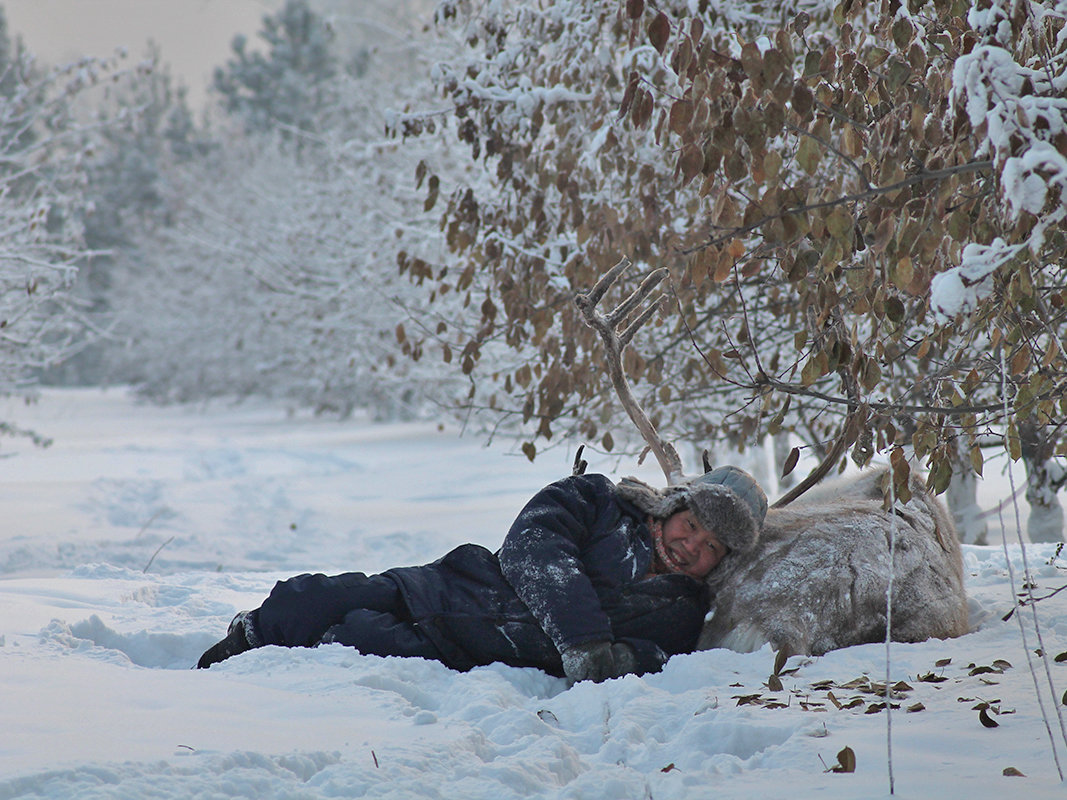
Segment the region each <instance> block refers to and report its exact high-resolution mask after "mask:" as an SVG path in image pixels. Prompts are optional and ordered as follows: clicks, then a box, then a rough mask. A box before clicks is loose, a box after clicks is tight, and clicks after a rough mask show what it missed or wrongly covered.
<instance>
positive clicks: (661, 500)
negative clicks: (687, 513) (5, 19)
mask: <svg viewBox="0 0 1067 800" xmlns="http://www.w3.org/2000/svg"><path fill="white" fill-rule="evenodd" d="M615 489H616V491H617V492H618V493H619V496H620V497H621V498H622V499H623V500H626V501H628V502H629V503H631V504H632V505H635V506H637V508H638V509H639V510H641V511H643V512H644V513H646V514H648V515H649V516H650V517H653V518H654V519H666V518H667V517H669V516H670V515H671V514H673V513H674V512H676V511H678V510H679V509H681V508H683V507H685V505H686V497H687V496H688V493H689V489H688V487H686V486H668V487H666V488H664V489H656V488H654V487H652V486H649V485H648V484H647V483H645V482H644V481H642V480H638V479H637V478H632V477H627V478H623V479H622V480H621V481H619V482H618V484H616V486H615Z"/></svg>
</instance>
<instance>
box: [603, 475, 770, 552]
mask: <svg viewBox="0 0 1067 800" xmlns="http://www.w3.org/2000/svg"><path fill="white" fill-rule="evenodd" d="M616 488H617V490H618V492H619V496H620V497H622V498H623V499H624V500H627V501H629V502H630V503H633V504H634V505H635V506H637V507H638V508H639V509H640V510H642V511H644V512H645V513H646V514H648V515H650V516H651V517H653V518H654V519H661V520H662V519H666V518H667V517H669V516H671V515H672V514H675V513H677V512H678V511H681V510H682V509H686V508H687V509H689V510H690V511H692V512H693V514H694V515H695V516H696V518H697V520H699V521H700V524H701V525H703V526H704V527H705V528H707V529H708V530H710V531H713V532H714V533H715V536H716V537H717V538H718V539H719V541H720V542H722V543H723V544H724V545H726V547H727V548H729V550H730V552H731V553H743V552H745V551H747V550H749V549H751V548H752V546H753V545H755V543H756V539H757V538H758V537H759V532H760V529H761V528H762V527H763V518H764V517H765V516H767V496H766V495H765V494H764V493H763V489H761V488H760V485H759V484H758V483H756V481H755V479H754V478H753V477H752V476H751V475H749V474H748V473H747V472H745V471H744V470H743V469H739V468H738V467H716V468H715V469H713V470H711V471H709V472H706V473H705V474H703V475H701V476H700V477H699V478H693V479H692V480H689V481H686V482H685V483H680V484H676V485H674V486H668V487H666V488H664V489H655V488H653V487H651V486H649V485H648V484H647V483H645V482H644V481H640V480H638V479H637V478H623V479H622V480H621V481H619V483H618V485H617V487H616Z"/></svg>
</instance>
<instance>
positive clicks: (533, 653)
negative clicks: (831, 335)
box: [198, 467, 767, 683]
mask: <svg viewBox="0 0 1067 800" xmlns="http://www.w3.org/2000/svg"><path fill="white" fill-rule="evenodd" d="M766 513H767V499H766V497H765V496H764V494H763V490H762V489H760V487H759V485H758V484H757V483H756V481H755V480H753V479H752V477H751V476H750V475H749V474H748V473H746V472H744V471H743V470H740V469H738V468H736V467H719V468H717V469H714V470H711V471H710V472H708V473H707V474H705V475H703V476H701V477H699V478H696V479H694V480H692V481H689V482H687V483H683V484H679V485H675V486H668V487H667V488H665V489H655V488H653V487H651V486H649V485H648V484H646V483H643V482H642V481H639V480H637V479H635V478H624V479H623V480H622V481H620V482H619V483H618V484H615V483H613V482H612V481H611V480H610V479H609V478H607V477H606V476H604V475H574V476H571V477H569V478H565V479H563V480H560V481H556V482H555V483H552V484H549V485H548V486H546V487H545V488H544V489H542V490H541V491H539V492H538V493H537V494H536V495H534V496H533V498H531V499H530V501H529V502H528V503H527V504H526V506H525V507H524V508H523V510H522V511H521V512H520V513H519V515H518V517H516V519H515V522H514V523H513V524H512V526H511V529H510V530H509V531H508V534H507V536H506V537H505V538H504V543H503V545H502V546H501V548H500V549H499V550H498V551H497V552H496V553H493V552H491V551H489V550H487V549H486V548H484V547H481V546H480V545H475V544H466V545H461V546H460V547H457V548H456V549H455V550H453V551H452V552H450V553H448V554H446V555H445V556H443V557H442V558H440V559H438V560H437V561H434V562H433V563H430V564H425V565H422V566H417V567H400V568H395V569H390V570H386V571H385V572H383V573H381V574H380V575H370V576H368V575H364V574H363V573H360V572H349V573H344V574H341V575H334V576H326V575H321V574H319V575H298V576H296V577H294V578H290V579H289V580H286V581H281V582H279V583H278V584H277V585H276V586H275V587H274V589H273V590H272V591H271V593H270V596H269V597H268V598H267V599H266V600H265V601H264V603H263V605H262V606H260V607H259V608H258V609H256V610H254V611H250V612H242V614H239V615H238V616H237V618H235V620H234V622H233V623H231V626H230V631H229V632H228V634H227V636H226V638H225V639H223V640H222V641H221V642H219V643H218V644H216V645H215V646H214V647H212V648H211V649H209V650H208V651H207V652H206V653H204V655H203V656H202V657H201V659H200V663H199V664H198V666H200V667H209V666H211V665H212V664H214V663H217V662H219V661H222V660H223V659H226V658H229V657H230V656H233V655H237V654H238V653H242V652H244V651H245V650H248V649H250V648H252V647H258V646H262V645H282V646H287V647H314V646H316V645H319V644H328V643H339V644H344V645H349V646H351V647H355V648H357V649H359V650H360V651H361V652H363V653H367V654H374V655H382V656H416V657H422V658H431V659H435V660H437V661H441V662H443V663H444V664H447V665H448V666H450V667H452V668H454V669H459V670H466V669H471V668H472V667H475V666H479V665H482V664H489V663H492V662H501V663H504V664H510V665H511V666H515V667H537V668H539V669H543V670H544V671H546V672H548V673H550V674H553V675H559V676H562V677H566V678H567V679H568V681H570V682H571V683H575V682H577V681H583V680H591V681H602V680H606V679H608V678H615V677H619V676H621V675H625V674H628V673H636V674H643V673H646V672H655V671H658V670H659V669H660V668H662V666H663V664H664V663H665V662H666V661H667V659H668V658H670V657H671V656H672V655H676V654H678V653H688V652H692V650H694V649H695V647H696V643H697V638H698V637H699V635H700V632H701V629H702V627H703V623H704V618H705V616H706V614H707V612H708V609H709V607H710V596H709V595H710V592H709V589H708V586H707V584H706V583H705V578H707V576H708V575H709V574H710V573H711V572H712V571H713V570H716V569H719V570H721V569H724V568H725V567H726V562H729V561H731V560H732V559H737V558H739V557H740V556H741V555H742V554H744V553H745V552H747V551H748V550H749V549H750V548H751V547H752V546H753V545H754V544H755V542H756V538H757V536H758V535H759V531H760V528H761V526H762V524H763V518H764V516H765V515H766Z"/></svg>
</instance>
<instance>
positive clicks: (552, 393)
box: [0, 0, 1067, 542]
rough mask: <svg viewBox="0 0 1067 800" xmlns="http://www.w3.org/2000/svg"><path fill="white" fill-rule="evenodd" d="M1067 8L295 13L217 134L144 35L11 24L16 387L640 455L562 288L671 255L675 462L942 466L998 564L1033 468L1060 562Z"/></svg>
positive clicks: (12, 380)
mask: <svg viewBox="0 0 1067 800" xmlns="http://www.w3.org/2000/svg"><path fill="white" fill-rule="evenodd" d="M1065 8H1067V7H1065V6H1064V4H1063V3H1062V2H1054V0H1047V1H1046V2H1043V3H1038V2H1008V1H1007V0H1005V1H1004V2H1000V1H999V0H998V2H992V3H983V4H982V7H980V8H979V7H977V6H976V7H971V6H970V5H969V4H954V3H947V2H928V3H921V2H908V3H906V4H902V3H897V2H888V1H887V2H884V3H880V4H869V5H865V4H858V3H847V2H846V3H840V4H833V3H825V2H821V1H816V0H812V1H811V2H806V3H802V4H799V5H797V6H796V7H795V8H790V9H788V10H783V9H779V8H777V7H772V6H764V5H763V4H759V3H756V4H751V3H744V4H733V3H701V4H698V5H697V6H692V5H691V4H688V3H683V2H677V3H675V2H667V3H660V4H658V5H655V6H653V5H647V6H646V4H645V3H643V2H641V0H628V2H625V3H597V2H585V1H584V0H566V2H557V3H551V4H545V5H543V6H530V5H529V4H526V3H510V2H499V3H491V4H488V5H483V4H478V3H466V2H460V1H459V0H448V1H447V2H441V3H437V4H433V3H431V2H429V0H426V2H418V0H410V2H407V3H393V4H353V3H348V2H344V0H320V1H319V2H312V1H311V0H289V2H286V3H285V4H284V5H283V6H281V7H280V8H279V9H278V10H277V11H276V12H274V13H271V14H266V15H265V16H264V17H263V20H262V24H261V27H260V28H259V29H258V30H255V31H246V32H235V34H236V35H235V38H234V40H233V44H232V49H231V56H230V58H229V59H228V60H227V61H226V62H225V63H222V64H219V65H217V68H216V70H215V74H214V80H213V86H212V97H213V101H212V104H211V106H210V108H209V109H207V110H206V111H205V112H203V113H201V112H200V111H197V112H194V111H192V110H191V109H190V108H189V107H188V106H187V104H186V101H185V92H184V89H183V87H182V86H180V85H177V84H176V83H175V81H174V80H173V79H172V78H171V77H170V75H169V73H168V69H167V66H166V63H167V62H166V53H163V52H159V51H158V48H152V47H151V46H149V45H147V43H146V45H145V48H144V50H143V52H141V53H135V52H134V51H132V50H131V51H130V53H129V55H127V56H125V57H122V56H120V55H107V56H105V57H101V56H100V55H99V54H86V56H85V58H84V60H81V61H79V62H77V63H73V64H64V65H46V64H42V63H39V62H38V61H37V60H36V59H35V58H34V57H33V54H32V53H29V52H26V50H25V48H24V47H23V46H22V44H21V41H20V39H19V36H18V32H17V31H12V30H7V28H6V25H5V27H4V29H3V30H2V31H0V33H2V41H0V61H2V63H0V72H2V75H3V80H2V83H0V102H2V108H0V137H2V143H0V144H2V150H3V153H4V163H5V165H6V166H5V169H4V172H3V175H2V176H0V180H2V181H3V192H2V194H0V202H2V203H3V212H2V213H3V219H4V222H5V230H6V231H7V234H6V235H5V237H4V256H3V260H2V262H0V270H2V281H3V304H4V308H3V317H4V319H3V320H2V322H0V324H2V326H3V329H2V337H3V339H2V348H3V350H2V352H3V372H2V377H0V380H2V384H0V390H2V391H4V392H23V391H32V389H33V386H34V385H35V384H39V383H42V382H44V383H50V384H61V385H115V384H118V385H129V386H133V387H135V388H136V391H137V392H139V393H140V394H141V395H142V396H144V397H146V398H151V399H152V400H155V401H159V402H175V401H178V402H188V401H200V400H204V399H207V398H214V397H226V398H236V399H240V398H247V397H253V396H258V397H269V398H276V399H281V400H283V401H285V402H288V403H291V404H292V405H293V407H294V408H310V409H314V410H316V411H318V412H321V413H327V414H337V415H342V416H344V415H347V414H350V413H352V411H353V410H355V409H362V410H370V411H371V413H372V414H373V415H375V416H377V417H379V418H398V417H404V418H420V417H425V416H426V415H430V416H432V417H434V418H450V419H451V418H455V419H460V420H462V421H463V422H464V424H465V425H467V426H468V427H471V426H473V427H475V428H476V429H479V430H489V431H493V432H494V433H495V434H496V435H509V436H516V437H518V438H519V440H520V441H522V442H523V449H524V451H525V452H526V453H527V455H528V456H529V457H530V458H534V457H535V456H536V454H537V453H538V452H539V451H543V450H544V449H545V448H546V447H547V448H551V447H553V446H555V445H558V444H559V443H561V442H570V441H576V440H580V441H584V442H585V443H587V444H588V445H590V446H592V447H595V448H598V449H600V450H602V451H604V452H612V451H614V452H628V451H633V450H634V448H635V447H636V445H635V444H634V437H633V435H632V434H631V433H630V431H629V425H628V423H626V421H625V417H624V416H623V414H622V412H621V410H620V409H619V407H618V405H617V403H616V402H615V399H614V397H613V394H612V392H611V391H610V390H609V389H608V384H607V378H606V375H605V370H604V369H603V368H602V366H603V365H602V354H601V351H600V346H599V344H598V342H597V341H596V339H595V336H594V334H593V333H592V332H591V331H589V330H587V329H586V328H585V327H584V326H583V325H582V323H581V322H580V319H579V317H578V316H577V314H576V312H575V310H574V303H573V297H574V295H575V293H576V292H579V291H583V290H585V289H587V288H588V287H589V286H590V285H591V284H592V283H593V282H594V281H595V280H596V278H597V277H598V276H599V275H600V274H601V273H603V272H604V271H605V270H606V269H607V268H608V267H610V266H611V265H612V264H614V263H615V262H616V261H617V260H618V259H619V258H621V257H628V258H630V259H631V260H633V261H634V262H635V263H636V265H637V266H636V267H635V269H634V270H633V274H632V275H631V276H630V280H631V283H630V285H629V286H628V287H626V288H627V289H628V288H632V286H633V285H634V282H635V281H636V280H637V278H638V277H640V273H642V272H643V271H646V270H647V269H650V268H654V267H667V268H668V269H669V270H670V281H669V286H668V288H667V292H666V294H667V299H666V301H665V302H664V304H663V306H662V309H661V312H660V314H659V315H658V317H657V318H656V319H655V320H653V323H652V325H651V326H650V327H649V329H648V330H646V331H642V332H641V333H640V335H639V336H638V338H637V340H636V342H635V347H634V348H633V349H632V350H631V351H630V352H629V353H628V354H627V362H626V368H627V371H628V374H629V376H630V378H631V380H632V381H633V382H634V383H635V387H636V390H637V393H638V394H639V395H640V400H641V401H642V403H643V404H644V405H645V406H646V407H647V408H648V409H650V411H651V413H652V417H653V421H654V422H655V423H656V424H657V425H658V427H659V428H660V429H661V431H662V432H663V433H664V436H665V438H667V439H671V440H674V441H678V442H685V443H690V444H692V446H693V447H695V448H708V449H710V450H711V451H712V452H713V453H715V454H717V457H720V458H724V457H730V458H734V459H738V458H744V455H742V454H744V453H746V451H748V452H751V451H752V450H753V448H756V449H758V448H759V447H760V445H761V444H762V443H763V442H765V441H767V440H768V439H772V440H774V441H776V442H777V446H778V448H779V457H778V459H777V463H776V464H775V465H774V467H773V468H772V469H770V472H771V473H773V475H772V479H775V478H779V477H781V479H782V480H783V482H785V483H788V482H790V481H792V480H793V476H792V475H785V476H784V477H782V475H781V473H783V472H785V473H788V472H789V469H788V468H789V467H790V466H791V465H792V464H794V463H795V462H796V461H797V460H798V456H799V455H801V454H803V455H805V456H811V457H814V458H815V459H816V460H820V459H821V460H825V461H826V462H827V463H828V466H830V467H832V468H833V469H842V468H844V467H845V465H847V464H849V463H850V462H855V463H856V464H859V465H865V464H867V463H869V462H870V461H871V459H872V458H875V457H879V458H883V459H885V458H888V459H890V460H891V461H892V463H893V464H894V467H895V474H896V478H897V489H898V491H902V492H906V477H907V473H908V471H909V470H910V465H912V464H917V465H918V466H919V467H921V468H923V469H924V470H925V471H926V473H927V474H928V475H929V481H930V483H931V485H932V486H933V487H934V488H935V489H936V490H937V491H939V492H942V491H946V490H947V491H948V495H947V496H948V498H949V499H950V504H951V505H952V507H953V512H954V514H955V516H956V520H957V523H958V524H959V525H960V526H961V528H962V529H963V534H964V537H965V538H966V540H968V541H978V542H981V541H984V536H985V534H984V528H983V524H982V520H981V517H980V515H979V514H978V513H977V512H976V507H975V503H974V489H973V486H974V478H975V477H976V476H980V475H982V474H983V472H984V471H985V470H986V469H998V468H1002V467H1003V463H1004V461H1005V459H1007V458H1010V459H1012V460H1017V461H1018V460H1021V461H1022V462H1023V463H1024V464H1025V467H1026V475H1027V485H1026V490H1025V491H1026V499H1027V501H1028V502H1029V504H1030V507H1031V518H1030V521H1029V536H1030V537H1031V538H1032V539H1034V540H1060V539H1062V536H1063V512H1062V506H1061V503H1060V501H1059V498H1058V493H1059V492H1060V490H1061V489H1062V488H1063V486H1064V484H1065V483H1067V469H1065V468H1064V454H1065V452H1067V451H1065V448H1067V440H1065V436H1064V433H1065V431H1064V425H1063V419H1064V417H1065V416H1067V392H1065V391H1064V387H1065V381H1067V375H1065V357H1064V353H1063V342H1064V340H1065V335H1064V320H1065V318H1067V309H1065V304H1064V300H1065V295H1064V285H1065V283H1067V281H1065V275H1064V252H1065V250H1067V242H1065V226H1064V220H1065V214H1067V191H1065V187H1067V155H1065V154H1067V101H1065V100H1064V99H1063V98H1064V88H1065V82H1067V75H1065V60H1067V58H1065V53H1067V33H1065V29H1064V18H1065V16H1067V11H1065ZM5 430H7V431H8V432H12V433H19V429H18V426H17V424H16V423H15V422H13V421H8V422H6V423H5ZM718 454H721V455H718ZM807 460H808V459H805V463H806V462H807ZM987 462H990V463H987ZM998 465H999V466H998ZM783 467H785V469H784V470H783V469H782V468H783Z"/></svg>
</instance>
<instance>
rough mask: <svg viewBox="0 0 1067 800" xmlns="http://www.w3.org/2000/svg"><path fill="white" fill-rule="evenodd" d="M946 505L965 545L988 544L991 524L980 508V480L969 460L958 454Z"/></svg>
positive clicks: (946, 495) (946, 497) (947, 491)
mask: <svg viewBox="0 0 1067 800" xmlns="http://www.w3.org/2000/svg"><path fill="white" fill-rule="evenodd" d="M945 503H946V504H947V505H948V508H949V511H951V512H952V521H953V523H955V525H956V532H957V533H958V534H959V537H960V541H961V542H963V543H964V544H988V543H989V523H988V522H986V519H985V517H984V515H983V514H982V509H981V508H980V507H979V506H978V478H977V476H976V475H975V474H974V471H973V470H972V469H971V464H970V461H969V460H966V459H964V458H963V457H961V456H960V455H959V453H957V456H956V466H955V468H954V469H953V470H952V480H951V481H949V484H948V489H947V490H946V492H945Z"/></svg>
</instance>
